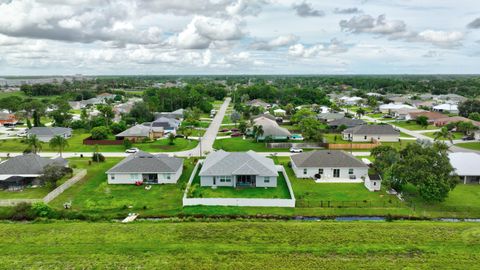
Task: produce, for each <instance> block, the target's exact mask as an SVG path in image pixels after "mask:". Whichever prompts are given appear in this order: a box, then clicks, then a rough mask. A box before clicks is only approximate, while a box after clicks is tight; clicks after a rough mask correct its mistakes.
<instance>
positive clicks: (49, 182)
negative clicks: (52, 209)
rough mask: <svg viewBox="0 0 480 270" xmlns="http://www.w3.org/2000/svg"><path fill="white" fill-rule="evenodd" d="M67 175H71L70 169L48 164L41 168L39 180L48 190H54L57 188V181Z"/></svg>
mask: <svg viewBox="0 0 480 270" xmlns="http://www.w3.org/2000/svg"><path fill="white" fill-rule="evenodd" d="M69 173H70V174H71V173H72V169H71V168H64V167H62V166H59V165H56V164H50V165H47V166H45V168H43V174H42V176H41V177H40V180H41V181H42V182H43V183H45V184H46V186H47V187H49V188H50V189H54V188H56V187H57V186H58V180H60V179H61V178H62V177H64V176H65V175H67V174H69Z"/></svg>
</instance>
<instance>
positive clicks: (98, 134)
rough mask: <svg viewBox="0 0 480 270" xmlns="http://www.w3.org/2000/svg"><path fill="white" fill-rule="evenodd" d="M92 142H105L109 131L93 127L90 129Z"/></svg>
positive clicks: (104, 128)
mask: <svg viewBox="0 0 480 270" xmlns="http://www.w3.org/2000/svg"><path fill="white" fill-rule="evenodd" d="M91 133H92V140H105V139H107V138H108V134H110V130H109V129H108V128H106V127H94V128H92V131H91Z"/></svg>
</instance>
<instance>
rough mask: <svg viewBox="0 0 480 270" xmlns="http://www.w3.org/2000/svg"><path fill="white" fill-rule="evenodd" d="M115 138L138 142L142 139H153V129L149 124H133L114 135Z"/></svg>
mask: <svg viewBox="0 0 480 270" xmlns="http://www.w3.org/2000/svg"><path fill="white" fill-rule="evenodd" d="M115 138H116V139H117V140H124V139H127V140H130V141H132V142H138V141H142V140H153V139H154V138H155V137H154V135H153V130H152V128H151V127H150V126H144V125H135V126H133V127H131V128H129V129H127V130H124V131H122V132H120V133H118V134H117V135H115Z"/></svg>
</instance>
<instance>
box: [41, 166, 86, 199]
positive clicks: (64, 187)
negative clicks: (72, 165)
mask: <svg viewBox="0 0 480 270" xmlns="http://www.w3.org/2000/svg"><path fill="white" fill-rule="evenodd" d="M85 175H87V170H81V171H79V172H78V173H77V174H75V175H74V176H73V177H72V178H70V179H68V180H67V181H66V182H65V183H63V184H61V185H60V186H58V187H57V188H56V189H54V190H52V191H51V192H50V193H48V194H47V196H45V197H44V198H43V202H44V203H49V202H50V201H52V200H53V199H55V198H56V197H57V196H58V195H60V194H62V193H63V192H64V191H65V190H67V189H68V188H70V187H71V186H73V185H74V184H75V183H77V182H78V181H80V180H81V179H82V178H83V177H85Z"/></svg>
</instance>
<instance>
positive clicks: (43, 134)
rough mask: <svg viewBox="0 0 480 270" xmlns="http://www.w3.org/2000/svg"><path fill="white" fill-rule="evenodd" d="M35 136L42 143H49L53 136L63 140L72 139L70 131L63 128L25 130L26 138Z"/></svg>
mask: <svg viewBox="0 0 480 270" xmlns="http://www.w3.org/2000/svg"><path fill="white" fill-rule="evenodd" d="M31 135H36V136H37V138H38V139H39V140H40V141H42V142H49V141H50V140H51V139H52V138H53V137H55V136H61V137H63V138H65V139H68V138H70V137H72V129H71V128H65V127H32V128H30V129H27V137H28V136H31Z"/></svg>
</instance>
